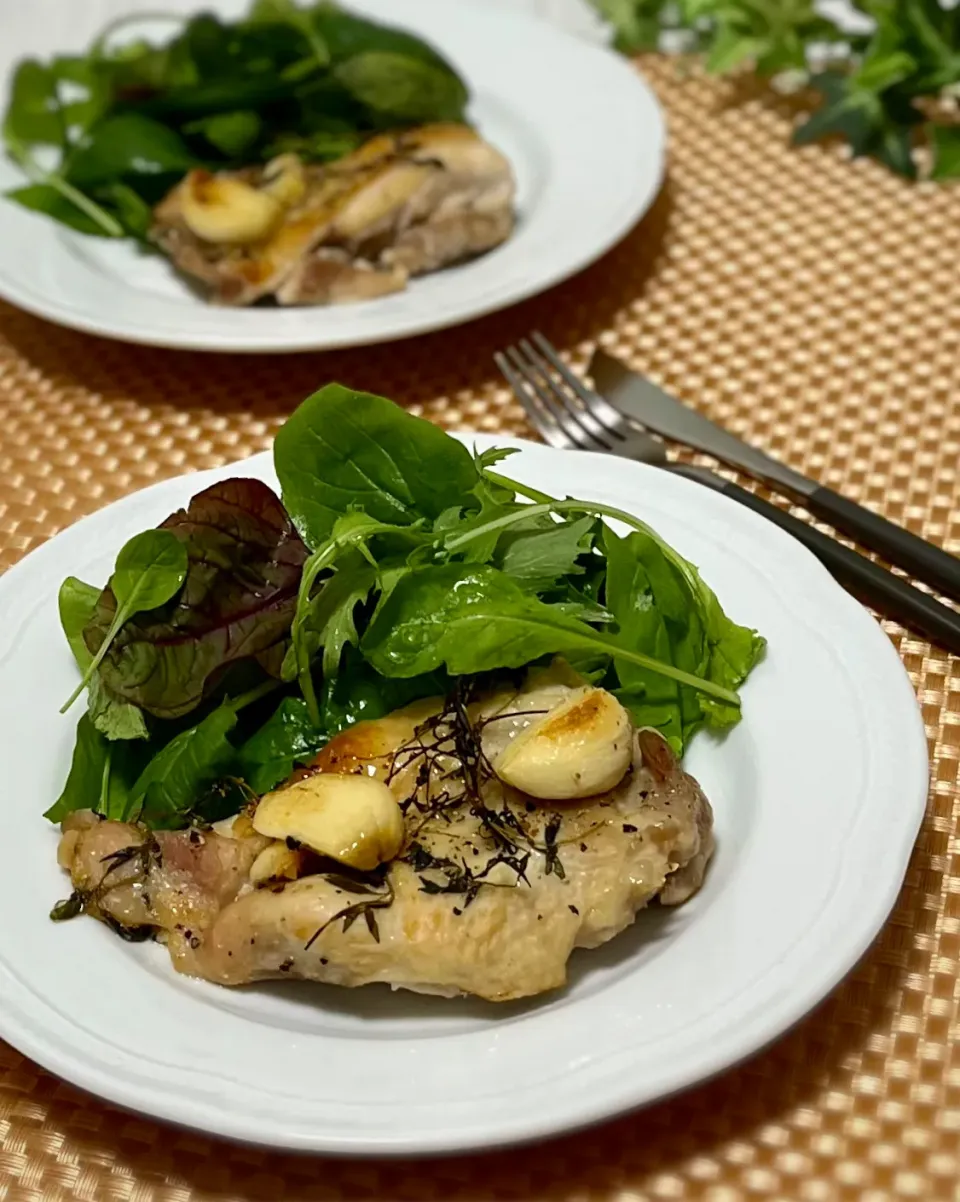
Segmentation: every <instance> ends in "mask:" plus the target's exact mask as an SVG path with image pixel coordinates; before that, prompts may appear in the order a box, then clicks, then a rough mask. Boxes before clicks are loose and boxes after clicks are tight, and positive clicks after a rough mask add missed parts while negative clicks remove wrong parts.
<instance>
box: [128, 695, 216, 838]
mask: <svg viewBox="0 0 960 1202" xmlns="http://www.w3.org/2000/svg"><path fill="white" fill-rule="evenodd" d="M236 724H237V709H236V707H235V706H234V705H232V704H230V703H229V702H224V703H223V704H222V705H220V706H218V707H217V709H215V710H214V711H213V713H212V714H208V715H207V717H206V718H204V719H203V721H202V722H200V723H198V724H197V725H196V726H191V727H190V728H189V729H188V730H184V731H181V732H180V734H178V735H176V736H175V737H174V738H173V739H171V740H170V742H169V743H167V745H166V746H165V747H163V748H161V750H160V751H158V752H157V754H156V755H155V756H154V757H153V759H151V760H150V762H149V763H148V764H147V766H146V767H145V768H144V769H143V771H142V772H141V773H140V775H139V777H138V778H137V780H136V783H135V784H134V785H133V788H132V789H131V791H130V797H129V802H128V804H127V807H126V813H125V817H127V818H131V817H139V818H140V819H142V821H144V822H146V823H147V825H148V826H150V827H152V828H153V829H155V830H175V829H176V828H177V827H179V826H183V825H184V822H185V821H186V820H187V818H188V816H189V813H190V811H191V810H192V809H193V807H194V806H195V805H196V803H197V802H198V800H199V799H200V797H201V796H202V795H203V793H204V791H205V790H207V789H209V788H210V787H211V786H213V785H215V784H216V783H217V782H218V781H219V780H220V779H221V778H222V777H224V776H225V775H227V773H229V772H230V771H231V770H232V768H233V767H234V766H235V762H236V755H237V753H236V749H235V748H234V746H233V744H232V743H231V742H230V739H229V738H228V736H229V734H230V732H231V731H232V730H233V728H234V727H235V726H236Z"/></svg>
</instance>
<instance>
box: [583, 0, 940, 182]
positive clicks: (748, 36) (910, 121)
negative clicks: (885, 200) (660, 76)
mask: <svg viewBox="0 0 960 1202" xmlns="http://www.w3.org/2000/svg"><path fill="white" fill-rule="evenodd" d="M594 3H595V4H596V6H597V8H598V9H599V10H600V12H601V13H602V14H603V15H604V16H605V17H606V18H607V19H608V20H609V21H610V23H611V24H612V25H613V28H614V31H615V34H616V39H617V45H618V46H619V48H620V49H621V50H625V51H628V52H633V51H638V50H652V49H655V48H656V47H657V45H658V43H659V40H660V37H661V34H662V33H663V32H664V31H668V30H669V31H673V32H674V35H675V36H676V35H677V34H679V35H680V36H681V37H682V38H683V39H684V40H685V41H686V43H687V45H688V46H689V47H690V49H692V50H699V51H702V52H703V53H704V54H705V55H706V65H707V68H708V70H710V71H715V72H717V73H718V74H727V73H728V72H732V71H737V70H740V69H741V68H742V67H743V66H745V65H747V64H751V65H753V66H754V67H755V69H756V71H757V72H758V73H759V74H760V75H762V76H765V77H771V76H777V75H781V74H783V73H785V72H798V71H799V72H802V73H803V74H804V75H807V74H809V82H810V83H811V84H812V85H813V87H814V88H815V89H817V90H818V91H819V92H820V93H821V94H822V96H823V103H822V105H821V107H820V108H819V109H818V110H817V111H816V112H814V113H813V115H812V116H811V117H810V118H809V119H808V120H807V121H806V122H805V123H804V124H802V125H800V126H799V127H798V128H797V130H796V131H795V134H794V141H795V142H797V143H799V144H804V143H807V142H813V141H816V140H818V139H820V138H825V137H830V136H834V137H836V136H839V137H842V138H845V139H846V141H847V142H848V143H849V144H850V149H851V150H852V152H853V154H854V156H858V155H869V156H871V157H872V158H875V159H878V160H879V161H880V162H881V163H884V164H886V166H887V167H889V168H891V170H893V171H896V172H897V173H898V174H900V175H904V176H906V177H907V178H909V179H914V178H916V176H917V174H918V166H917V160H916V157H915V155H914V153H913V151H914V149H915V148H917V147H923V148H924V149H925V151H926V154H927V159H928V161H929V177H930V178H932V179H937V180H947V179H956V178H958V177H960V121H958V119H957V109H956V103H955V100H956V97H957V94H958V90H960V7H958V6H957V5H956V4H954V3H952V2H951V0H850V3H849V4H848V5H846V6H845V7H846V8H847V9H848V16H852V17H853V18H854V25H855V27H856V28H857V29H860V30H863V31H864V32H857V33H851V32H849V31H848V30H847V29H846V28H845V27H841V26H840V25H838V23H837V22H836V21H835V20H833V19H832V18H831V17H829V16H827V15H825V14H824V13H822V12H821V10H820V6H819V5H818V4H817V3H816V2H815V0H594ZM844 25H846V22H845V23H844ZM818 58H819V59H820V60H821V66H822V65H823V61H822V60H826V69H816V67H815V64H816V60H817V59H818ZM811 69H812V74H810V72H811Z"/></svg>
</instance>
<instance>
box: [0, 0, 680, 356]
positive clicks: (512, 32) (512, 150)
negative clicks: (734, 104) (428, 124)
mask: <svg viewBox="0 0 960 1202" xmlns="http://www.w3.org/2000/svg"><path fill="white" fill-rule="evenodd" d="M138 6H139V7H144V8H146V9H151V8H152V9H154V10H156V9H157V5H156V4H154V3H152V0H139V4H138V5H136V4H131V3H130V0H84V3H82V4H79V3H76V2H75V0H33V2H32V3H30V4H19V5H15V4H10V5H6V6H4V14H3V37H2V39H0V79H2V80H4V83H3V104H4V105H5V104H6V95H7V92H8V84H9V73H10V69H11V66H12V63H13V61H15V60H16V59H18V58H20V57H22V56H24V55H28V54H29V55H40V56H43V57H46V56H49V55H51V54H53V53H57V52H63V51H74V52H76V51H77V50H79V49H81V48H84V47H86V46H87V45H88V44H89V43H90V41H91V39H92V38H93V37H94V36H95V35H96V34H97V32H98V31H99V30H101V29H102V28H103V27H104V26H105V25H106V24H107V23H108V22H109V21H110V20H111V19H112V18H114V17H116V16H117V15H118V14H119V13H122V12H129V11H130V9H131V8H136V7H138ZM198 7H201V8H207V9H213V10H215V11H217V12H219V13H222V14H224V15H227V16H237V15H238V14H239V13H241V12H243V11H245V9H246V7H247V0H213V2H212V3H205V4H202V5H201V4H199V2H198V0H165V2H164V4H162V5H160V8H161V9H164V10H167V11H174V12H177V11H179V12H184V13H190V12H193V11H195V10H196V9H197V8H198ZM351 7H353V8H355V9H357V10H360V11H363V12H366V13H369V14H370V15H372V16H374V17H377V18H380V19H383V20H385V21H389V22H390V23H392V24H396V25H401V26H405V27H406V28H409V29H411V30H414V31H416V32H418V33H421V34H423V35H424V36H425V37H427V38H429V39H430V41H432V42H433V43H435V44H436V45H437V46H438V47H439V48H440V49H441V50H443V51H444V52H445V53H446V54H447V55H448V56H449V58H450V59H451V60H452V61H453V63H454V64H455V65H456V66H457V67H458V68H459V69H460V70H461V72H462V73H463V75H464V77H465V78H466V80H467V82H468V84H469V86H470V89H471V93H472V95H473V101H472V105H471V109H470V113H471V115H472V117H473V119H475V120H476V122H477V123H478V125H479V128H480V130H481V132H482V133H483V134H484V136H486V137H487V138H489V139H490V141H491V142H493V143H494V144H495V145H497V146H499V147H500V148H501V149H502V150H503V151H504V153H505V154H506V155H507V156H508V157H509V158H510V161H511V162H512V163H513V166H514V169H515V171H516V175H517V184H518V211H519V222H518V226H517V229H516V231H515V232H514V234H513V236H512V237H511V238H510V239H509V241H508V242H506V243H505V244H504V245H503V246H502V247H499V248H497V249H496V250H494V251H492V252H491V253H490V254H488V255H484V256H482V257H481V258H479V259H477V260H475V261H474V262H472V263H468V264H466V265H464V266H461V267H455V268H451V269H450V270H448V271H443V272H438V273H436V274H435V275H431V276H425V277H424V278H423V279H420V280H414V281H413V282H412V283H411V285H410V287H409V288H408V289H407V290H406V291H404V292H401V293H397V294H396V295H393V296H388V297H383V298H382V299H379V300H374V301H367V302H365V303H363V304H354V305H339V306H330V307H324V308H303V309H279V308H276V309H270V308H255V309H239V310H238V309H227V308H223V307H220V306H214V305H210V304H207V303H206V302H205V301H203V300H201V299H199V298H198V297H196V296H195V295H194V294H192V293H191V292H190V290H189V289H188V288H187V287H186V285H185V284H184V283H183V282H182V281H181V280H180V279H178V278H177V276H176V274H175V273H174V272H173V269H172V268H171V267H170V265H169V264H168V263H167V262H166V261H165V260H163V259H161V258H160V257H158V256H145V255H142V254H140V253H139V252H138V251H137V249H136V248H135V247H133V246H132V245H131V244H129V243H126V242H114V241H112V240H110V239H103V238H92V237H86V236H84V235H82V234H77V233H75V232H73V231H71V230H68V229H66V228H65V227H63V226H59V225H57V224H55V223H54V222H52V221H50V220H49V219H48V218H45V217H41V216H39V215H37V214H34V213H30V212H28V211H27V210H25V209H21V208H20V207H19V206H18V205H15V204H13V203H12V202H9V201H5V200H0V295H2V296H3V297H4V298H5V299H6V300H9V301H12V302H13V303H14V304H16V305H20V306H21V307H22V308H24V309H29V310H30V311H31V312H33V313H37V314H39V315H40V316H41V317H46V318H49V319H50V320H51V321H56V322H60V323H61V324H62V325H67V326H73V327H75V328H76V329H79V330H86V331H88V332H90V333H94V334H102V335H105V336H106V337H108V338H120V339H124V340H126V341H130V342H142V343H151V344H154V345H157V346H171V347H187V348H192V349H197V350H215V351H300V350H320V349H323V348H329V347H338V346H355V345H360V344H363V343H371V342H385V341H387V340H388V339H393V338H403V337H405V336H407V335H411V334H422V333H424V332H425V331H427V330H436V329H441V328H443V327H445V326H452V325H456V324H457V323H459V322H463V321H467V320H469V319H471V318H474V317H479V316H480V315H481V314H484V313H490V312H492V311H493V310H495V309H500V308H503V307H504V306H506V305H511V304H514V303H515V302H517V301H521V300H524V299H525V298H526V297H529V296H533V295H534V294H535V293H537V292H542V291H543V290H544V289H545V288H549V287H550V286H551V285H552V284H556V283H558V282H559V281H560V280H563V279H566V277H567V276H570V275H573V273H574V272H576V271H579V270H580V269H581V268H583V267H586V266H587V265H588V264H589V263H592V262H593V261H594V260H595V259H597V258H599V257H600V255H602V254H603V253H604V252H605V251H606V250H608V249H609V248H610V247H611V246H613V245H614V243H616V242H617V241H619V239H620V238H622V237H623V235H624V234H626V233H627V231H628V230H629V229H630V228H631V227H632V226H633V225H634V224H635V222H636V221H638V220H639V218H640V217H641V216H642V215H643V213H644V212H646V210H647V208H648V207H649V205H650V203H651V202H652V200H653V198H654V196H655V195H656V193H657V190H658V188H659V187H660V181H661V178H662V175H663V157H664V141H665V130H664V124H663V117H662V115H661V113H660V109H659V107H658V105H657V102H656V100H655V98H654V96H653V93H652V92H651V91H650V89H649V88H648V87H647V85H646V84H645V83H644V81H643V80H642V79H641V77H640V75H639V74H638V73H637V72H636V71H635V70H634V68H633V67H631V66H630V64H629V63H627V62H626V61H625V60H623V59H622V58H621V57H619V56H617V55H615V54H614V53H613V52H611V51H609V50H605V49H602V48H600V47H597V46H593V45H589V44H587V43H586V42H584V41H582V40H580V39H578V38H576V37H574V36H573V35H571V34H569V33H566V32H565V31H563V30H560V29H557V28H555V27H554V26H552V25H549V24H547V23H546V22H543V21H539V20H537V19H535V18H533V17H530V16H529V15H527V14H526V13H524V12H515V11H513V10H512V9H509V8H502V7H499V6H492V7H487V6H485V5H483V4H482V3H481V2H480V0H477V3H476V4H472V3H466V2H464V0H457V2H456V3H453V2H451V0H356V2H355V3H354V2H353V0H351ZM155 31H156V33H157V35H158V36H164V35H167V36H169V23H164V24H158V25H157V26H156V30H155ZM146 32H151V28H150V27H147V28H146ZM22 182H23V179H22V177H21V174H20V172H19V171H18V170H17V169H16V168H15V167H14V166H13V165H12V164H10V163H9V162H7V161H6V160H3V159H2V155H0V191H2V190H6V189H7V188H9V187H14V186H16V185H17V184H19V183H22Z"/></svg>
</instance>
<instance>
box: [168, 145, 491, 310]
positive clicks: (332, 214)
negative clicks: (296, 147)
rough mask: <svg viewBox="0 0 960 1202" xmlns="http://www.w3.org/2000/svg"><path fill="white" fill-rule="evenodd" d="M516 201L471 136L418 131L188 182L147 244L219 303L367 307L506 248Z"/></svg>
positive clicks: (485, 149)
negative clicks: (331, 154)
mask: <svg viewBox="0 0 960 1202" xmlns="http://www.w3.org/2000/svg"><path fill="white" fill-rule="evenodd" d="M514 192H515V187H514V179H513V173H512V171H511V168H510V164H509V163H508V162H507V160H506V159H505V158H504V157H503V155H502V154H500V152H499V151H497V150H495V149H494V148H493V147H492V146H490V145H489V144H488V143H487V142H485V141H484V140H483V139H482V138H481V137H480V136H479V135H478V134H476V133H475V132H474V131H473V130H472V129H470V128H468V127H467V126H465V125H457V124H438V125H426V126H421V127H419V128H417V129H412V130H407V131H405V132H403V133H397V134H383V135H379V136H378V137H375V138H373V139H371V140H370V141H368V142H366V143H365V144H364V145H363V146H361V147H360V148H359V149H358V150H356V151H355V152H354V153H352V154H350V155H347V156H346V157H345V158H342V159H338V160H337V161H335V162H332V163H325V164H307V163H304V162H303V161H302V160H301V159H300V158H298V157H297V156H296V155H294V154H283V155H280V156H279V157H278V158H276V159H274V160H273V161H272V162H270V163H268V164H267V165H266V166H264V167H251V168H247V169H244V170H241V171H235V172H220V173H217V174H215V175H214V174H211V173H210V172H208V171H202V170H195V171H191V172H190V173H189V174H188V175H187V176H186V177H185V178H184V179H183V180H181V182H180V183H179V184H177V186H176V187H175V188H174V189H173V190H172V191H171V192H170V193H169V194H168V195H167V196H166V197H165V198H164V200H163V201H161V203H160V204H159V205H158V206H157V208H156V210H155V212H154V227H153V231H152V238H153V240H154V241H155V242H156V243H157V244H158V245H159V246H160V247H161V248H162V249H163V250H164V251H165V253H166V254H167V255H168V256H169V257H170V259H171V260H172V261H173V263H174V264H175V265H176V267H177V268H178V269H179V270H180V271H181V272H183V273H184V274H185V275H186V276H187V277H188V278H190V279H191V280H193V281H194V282H195V283H196V284H198V285H199V286H200V287H201V288H202V289H203V290H204V292H205V293H206V294H207V295H208V296H209V298H210V299H211V300H213V301H216V302H219V303H220V304H225V305H250V304H253V303H254V302H256V301H258V300H260V299H262V298H264V297H272V298H274V299H275V300H276V301H277V302H278V303H279V304H281V305H322V304H335V303H339V302H344V301H360V300H368V299H371V298H373V297H377V296H384V295H386V294H387V293H391V292H399V291H401V290H402V289H403V288H405V287H406V285H407V282H408V280H410V279H411V277H413V276H418V275H423V274H425V273H427V272H432V271H436V270H438V269H439V268H441V267H446V266H448V265H450V264H454V263H460V262H463V261H465V260H467V259H471V258H474V257H475V256H477V255H479V254H482V253H483V252H484V251H488V250H490V249H492V248H493V247H495V246H498V245H499V244H500V243H501V242H504V241H505V240H506V239H507V238H508V237H509V236H510V233H511V231H512V230H513V226H514V207H513V206H514Z"/></svg>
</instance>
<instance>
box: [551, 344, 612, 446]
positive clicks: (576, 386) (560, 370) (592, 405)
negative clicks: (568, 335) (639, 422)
mask: <svg viewBox="0 0 960 1202" xmlns="http://www.w3.org/2000/svg"><path fill="white" fill-rule="evenodd" d="M531 338H532V339H533V341H534V342H535V343H536V344H537V346H538V347H539V349H540V350H541V351H542V352H543V355H544V356H545V357H546V359H547V360H548V361H549V363H550V366H551V367H552V368H553V369H554V371H555V372H556V373H557V375H559V376H560V377H561V378H562V379H563V381H564V383H565V384H566V385H567V387H568V388H570V389H571V391H572V392H575V393H576V395H577V396H578V397H579V398H580V400H581V401H582V402H583V405H584V408H585V409H586V410H587V412H588V413H589V414H590V415H591V417H593V418H595V419H596V420H597V421H598V422H599V423H600V424H601V425H602V426H603V427H604V429H605V430H608V431H609V432H610V433H611V434H614V435H617V436H618V437H620V438H622V437H624V433H625V431H627V430H628V429H629V423H627V422H626V421H625V420H624V417H623V414H622V413H620V412H618V411H617V410H616V409H614V407H613V406H612V405H611V404H610V403H609V401H607V400H606V399H605V398H604V397H602V396H601V395H600V393H599V392H595V391H594V390H593V389H592V388H588V387H587V386H586V384H584V382H583V381H582V380H579V379H578V378H577V377H576V376H575V375H574V374H573V372H572V371H571V370H570V368H569V367H567V365H566V364H565V363H564V361H563V360H562V359H561V358H560V356H559V354H558V353H557V349H556V347H555V346H554V345H553V343H551V342H550V341H549V340H548V339H547V338H545V337H544V336H543V334H541V333H540V331H539V330H534V331H533V333H532V334H531Z"/></svg>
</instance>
